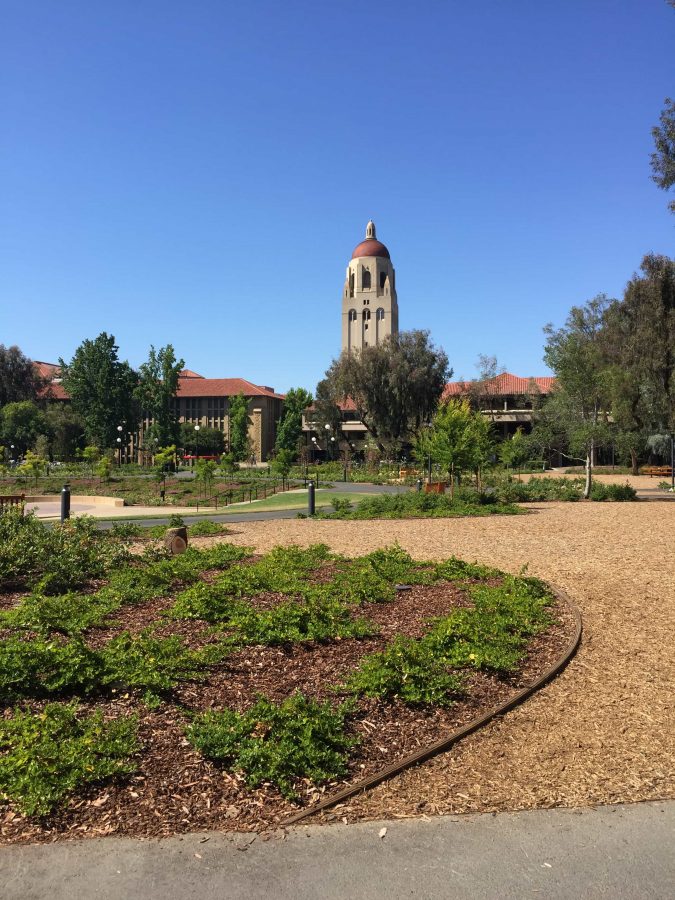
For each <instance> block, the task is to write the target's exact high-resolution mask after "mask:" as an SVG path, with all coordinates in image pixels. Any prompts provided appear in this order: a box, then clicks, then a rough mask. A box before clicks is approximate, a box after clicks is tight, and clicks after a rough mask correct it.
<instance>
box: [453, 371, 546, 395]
mask: <svg viewBox="0 0 675 900" xmlns="http://www.w3.org/2000/svg"><path fill="white" fill-rule="evenodd" d="M475 383H476V382H472V381H451V382H450V383H449V384H446V386H445V390H444V391H443V399H447V398H448V397H458V396H461V395H462V394H467V393H468V392H469V391H470V390H471V387H472V386H474V385H475ZM554 384H555V378H553V376H543V377H539V378H521V377H520V376H519V375H511V374H510V373H509V372H503V373H502V374H501V375H497V377H496V378H493V379H492V380H491V381H488V382H486V383H485V390H486V392H487V393H488V394H495V395H496V396H498V397H507V396H511V395H513V394H531V393H532V392H533V389H534V385H536V388H538V389H539V392H540V393H541V394H550V393H551V391H552V389H553V385H554Z"/></svg>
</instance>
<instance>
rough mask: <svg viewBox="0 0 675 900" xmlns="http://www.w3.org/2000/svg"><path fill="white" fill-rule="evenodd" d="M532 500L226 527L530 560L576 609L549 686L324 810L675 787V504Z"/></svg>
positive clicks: (507, 562) (276, 538)
mask: <svg viewBox="0 0 675 900" xmlns="http://www.w3.org/2000/svg"><path fill="white" fill-rule="evenodd" d="M623 480H627V479H626V478H625V476H624V477H623ZM628 480H629V479H628ZM529 508H530V509H531V510H532V512H531V515H528V516H517V517H515V516H514V517H490V518H480V519H440V520H439V519H436V520H434V519H426V520H408V521H386V522H376V521H370V522H348V521H347V522H340V521H316V522H310V521H303V520H285V521H275V522H256V523H246V524H245V525H239V524H238V525H236V526H235V525H233V526H232V529H233V531H236V534H232V535H230V536H229V537H228V540H231V541H234V542H238V543H242V544H250V545H253V546H255V547H256V548H257V549H258V550H259V551H265V550H267V549H269V548H271V547H272V546H274V545H275V544H279V543H291V542H294V543H298V544H302V545H307V544H310V543H314V542H316V541H323V542H325V543H327V544H329V545H330V546H331V547H332V548H333V549H334V550H337V551H340V552H343V553H346V554H349V555H357V554H359V553H368V552H370V551H372V550H374V549H376V548H377V547H381V546H384V545H388V544H391V543H392V542H393V541H398V542H399V543H400V545H401V546H402V547H404V548H405V549H406V550H408V552H410V553H411V554H412V555H413V556H415V557H416V558H418V559H442V558H446V557H448V556H450V555H452V554H455V555H457V556H460V557H462V558H464V559H467V560H470V561H473V560H477V561H478V562H481V563H485V564H487V565H494V566H497V567H499V568H501V569H504V570H506V571H511V572H518V571H519V570H520V569H521V568H522V567H523V566H527V567H528V572H529V573H530V574H532V575H537V576H539V577H541V578H543V579H545V580H546V581H548V582H550V583H551V584H553V585H556V586H558V587H560V588H562V589H563V590H564V591H565V592H566V593H567V594H568V595H569V596H570V598H571V599H572V600H573V601H574V602H575V603H576V604H577V605H578V606H579V608H580V609H581V613H582V616H583V619H584V637H583V641H582V645H581V648H580V650H579V652H578V653H577V655H576V657H575V658H574V659H573V660H572V662H571V663H570V665H569V666H568V667H567V668H566V669H565V670H564V671H563V672H562V674H561V675H559V676H558V677H557V678H556V679H555V680H554V681H553V682H552V683H551V684H549V685H547V686H546V687H545V688H543V689H542V690H540V691H538V692H537V693H536V694H535V695H534V696H533V697H531V698H530V699H529V700H527V701H526V702H525V703H524V704H523V705H521V706H519V707H518V708H517V709H515V710H513V711H512V712H510V713H508V714H507V715H506V716H504V717H502V718H500V719H497V720H495V721H493V722H492V723H490V724H489V725H487V726H486V727H485V728H483V729H481V731H480V732H478V733H476V734H473V735H471V736H470V737H468V738H466V739H465V740H463V741H462V742H461V743H459V744H458V745H456V746H455V747H454V748H453V749H452V750H451V751H449V752H448V753H445V754H442V755H440V756H437V757H436V758H434V759H433V760H430V761H428V762H427V763H424V764H422V765H420V766H418V767H416V768H415V769H411V770H408V771H407V772H404V773H402V774H401V775H399V776H397V777H396V778H393V779H391V780H390V781H388V782H385V783H384V784H382V785H379V786H378V787H376V788H374V789H373V790H372V791H370V792H368V793H367V794H363V795H361V796H359V797H356V798H353V799H351V800H350V801H348V802H347V804H346V805H343V806H342V807H341V808H339V809H337V810H335V811H333V812H330V813H328V814H327V815H326V816H324V817H323V819H324V820H330V819H333V818H335V816H338V817H343V818H345V819H346V820H347V821H353V820H356V819H380V818H385V817H398V816H416V815H421V814H428V815H432V814H440V813H462V812H487V811H493V812H494V811H500V810H518V809H532V808H538V807H553V806H565V807H575V806H588V805H595V804H602V803H622V802H631V801H641V800H657V799H665V798H675V703H674V701H673V697H674V696H675V653H674V652H673V647H674V646H675V503H656V502H641V503H539V504H529ZM316 820H319V821H320V820H321V819H319V817H318V816H317V817H316V819H315V821H316ZM310 821H311V820H310Z"/></svg>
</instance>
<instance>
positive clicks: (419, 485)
mask: <svg viewBox="0 0 675 900" xmlns="http://www.w3.org/2000/svg"><path fill="white" fill-rule="evenodd" d="M417 493H418V494H421V493H422V479H421V478H418V479H417Z"/></svg>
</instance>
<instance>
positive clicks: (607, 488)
mask: <svg viewBox="0 0 675 900" xmlns="http://www.w3.org/2000/svg"><path fill="white" fill-rule="evenodd" d="M591 500H613V501H621V502H623V501H629V500H637V491H636V490H635V488H633V487H631V486H630V485H629V484H603V483H602V482H600V481H594V482H593V484H592V485H591Z"/></svg>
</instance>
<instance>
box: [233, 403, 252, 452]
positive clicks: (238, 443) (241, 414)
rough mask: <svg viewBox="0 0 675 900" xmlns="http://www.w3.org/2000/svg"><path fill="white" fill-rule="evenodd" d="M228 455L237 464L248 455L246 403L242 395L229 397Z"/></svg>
mask: <svg viewBox="0 0 675 900" xmlns="http://www.w3.org/2000/svg"><path fill="white" fill-rule="evenodd" d="M229 420H230V448H229V449H230V453H231V454H232V455H233V457H234V459H235V460H236V461H237V462H241V461H242V460H244V459H247V458H248V457H249V455H250V449H251V442H250V440H249V436H248V426H249V422H250V419H249V415H248V401H247V400H246V397H245V396H244V395H243V394H237V395H236V396H235V397H230V410H229Z"/></svg>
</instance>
